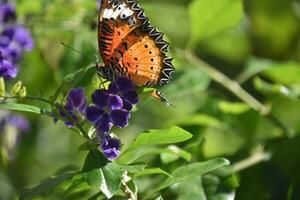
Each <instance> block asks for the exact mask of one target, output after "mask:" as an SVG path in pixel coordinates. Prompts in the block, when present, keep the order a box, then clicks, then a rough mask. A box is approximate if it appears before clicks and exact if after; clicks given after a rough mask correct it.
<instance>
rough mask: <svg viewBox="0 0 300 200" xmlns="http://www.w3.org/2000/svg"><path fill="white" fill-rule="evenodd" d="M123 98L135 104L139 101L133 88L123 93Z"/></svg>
mask: <svg viewBox="0 0 300 200" xmlns="http://www.w3.org/2000/svg"><path fill="white" fill-rule="evenodd" d="M123 98H124V99H126V100H127V101H129V102H130V103H131V104H137V103H138V102H139V96H138V93H137V92H136V91H135V90H131V91H128V92H126V93H124V94H123Z"/></svg>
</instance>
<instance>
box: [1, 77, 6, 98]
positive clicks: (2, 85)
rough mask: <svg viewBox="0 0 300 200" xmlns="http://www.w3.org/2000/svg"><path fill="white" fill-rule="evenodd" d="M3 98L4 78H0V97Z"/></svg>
mask: <svg viewBox="0 0 300 200" xmlns="http://www.w3.org/2000/svg"><path fill="white" fill-rule="evenodd" d="M4 96H5V81H4V78H3V77H1V78H0V97H4Z"/></svg>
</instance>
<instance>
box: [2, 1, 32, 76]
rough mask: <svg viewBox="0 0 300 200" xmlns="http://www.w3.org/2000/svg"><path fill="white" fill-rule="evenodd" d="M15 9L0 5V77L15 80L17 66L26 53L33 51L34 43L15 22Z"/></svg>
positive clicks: (25, 30)
mask: <svg viewBox="0 0 300 200" xmlns="http://www.w3.org/2000/svg"><path fill="white" fill-rule="evenodd" d="M15 19H16V11H15V7H14V6H13V5H11V4H9V3H0V52H1V56H2V57H1V60H6V61H8V62H9V63H10V64H8V63H7V62H1V64H0V65H1V66H0V76H3V77H5V78H15V77H16V75H17V64H18V62H19V61H20V60H21V58H22V55H23V52H24V51H30V50H32V49H33V46H34V42H33V39H32V37H31V34H30V32H29V31H28V30H27V29H26V28H24V27H23V26H21V25H18V24H17V23H16V21H15Z"/></svg>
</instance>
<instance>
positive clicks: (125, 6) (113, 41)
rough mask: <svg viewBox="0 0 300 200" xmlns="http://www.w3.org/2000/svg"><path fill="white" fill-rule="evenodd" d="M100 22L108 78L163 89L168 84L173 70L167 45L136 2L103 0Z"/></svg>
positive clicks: (101, 49) (101, 46)
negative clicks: (129, 80) (109, 75)
mask: <svg viewBox="0 0 300 200" xmlns="http://www.w3.org/2000/svg"><path fill="white" fill-rule="evenodd" d="M125 14H126V15H127V16H126V15H125ZM122 18H123V19H122ZM99 22H100V23H99V30H98V34H99V49H100V52H101V56H102V58H103V61H104V64H105V67H108V68H109V69H110V70H111V71H112V73H110V74H112V75H113V76H114V77H119V76H126V77H128V78H130V79H131V80H132V81H133V82H134V83H135V84H137V85H143V86H156V85H160V86H162V85H165V84H167V83H168V82H169V81H170V80H171V78H172V77H171V76H172V73H173V71H174V67H173V65H172V59H171V58H168V57H167V56H166V55H165V53H166V52H167V51H168V47H169V45H168V43H166V42H165V41H164V40H163V33H161V32H158V31H157V30H156V28H154V27H151V26H150V25H149V20H148V18H147V17H145V16H144V11H143V10H142V9H141V8H140V7H139V6H138V4H137V3H136V1H135V0H126V1H125V0H123V1H120V0H112V1H109V0H106V1H105V0H104V1H103V2H102V6H101V11H100V15H99ZM114 77H107V78H108V79H113V78H114Z"/></svg>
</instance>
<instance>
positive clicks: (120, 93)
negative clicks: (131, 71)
mask: <svg viewBox="0 0 300 200" xmlns="http://www.w3.org/2000/svg"><path fill="white" fill-rule="evenodd" d="M92 101H93V105H91V106H89V107H87V109H86V118H87V119H88V120H89V121H90V122H92V123H93V124H94V125H95V127H96V129H97V131H98V132H101V133H109V132H110V130H111V128H112V127H113V126H116V127H118V128H125V127H126V126H127V125H128V120H129V118H130V111H131V109H132V106H133V105H134V104H137V103H138V101H139V99H138V94H137V92H136V89H135V85H134V84H133V83H132V81H131V80H129V79H127V78H125V77H120V78H118V79H116V80H115V81H114V82H112V83H111V84H110V85H109V87H108V90H96V91H95V92H94V93H93V95H92Z"/></svg>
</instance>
